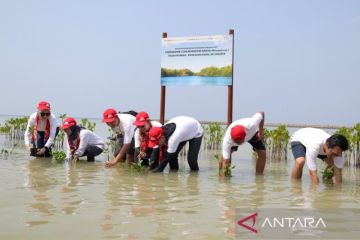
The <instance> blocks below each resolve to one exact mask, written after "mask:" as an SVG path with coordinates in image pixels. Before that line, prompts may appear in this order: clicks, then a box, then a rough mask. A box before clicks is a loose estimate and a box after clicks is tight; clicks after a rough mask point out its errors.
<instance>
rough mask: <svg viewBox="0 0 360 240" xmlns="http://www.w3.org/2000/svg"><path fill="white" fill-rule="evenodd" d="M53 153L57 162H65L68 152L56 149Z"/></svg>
mask: <svg viewBox="0 0 360 240" xmlns="http://www.w3.org/2000/svg"><path fill="white" fill-rule="evenodd" d="M52 155H53V159H54V160H55V162H57V163H63V162H64V161H65V159H66V153H65V152H64V151H61V150H59V151H54V152H53V153H52Z"/></svg>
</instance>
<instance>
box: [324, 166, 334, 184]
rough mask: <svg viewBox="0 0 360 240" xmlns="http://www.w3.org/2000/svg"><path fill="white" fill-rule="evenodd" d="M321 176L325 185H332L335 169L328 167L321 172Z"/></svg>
mask: <svg viewBox="0 0 360 240" xmlns="http://www.w3.org/2000/svg"><path fill="white" fill-rule="evenodd" d="M321 174H322V179H323V181H324V183H332V178H333V176H334V167H333V166H332V167H326V168H325V169H324V170H323V171H321Z"/></svg>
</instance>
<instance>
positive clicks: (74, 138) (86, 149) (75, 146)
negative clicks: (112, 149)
mask: <svg viewBox="0 0 360 240" xmlns="http://www.w3.org/2000/svg"><path fill="white" fill-rule="evenodd" d="M61 128H62V129H63V130H64V132H65V133H66V135H67V138H68V144H67V149H68V152H67V158H68V160H73V161H77V160H78V159H79V157H83V156H86V157H87V160H88V161H89V162H90V161H91V162H93V161H95V157H96V156H98V155H100V154H101V153H102V152H103V151H104V146H105V143H104V141H103V140H102V139H101V138H100V137H99V136H98V135H96V134H95V133H93V132H92V131H90V130H88V129H86V128H83V127H80V126H78V125H77V123H76V120H75V119H74V118H71V117H68V118H65V119H64V121H63V124H62V126H61Z"/></svg>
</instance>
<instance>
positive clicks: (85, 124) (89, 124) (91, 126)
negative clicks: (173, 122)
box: [80, 118, 96, 132]
mask: <svg viewBox="0 0 360 240" xmlns="http://www.w3.org/2000/svg"><path fill="white" fill-rule="evenodd" d="M80 126H81V127H84V128H87V129H89V130H90V131H92V132H93V131H94V130H95V127H96V123H95V122H91V121H89V120H88V119H87V118H82V119H81V120H80Z"/></svg>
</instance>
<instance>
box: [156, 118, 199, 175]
mask: <svg viewBox="0 0 360 240" xmlns="http://www.w3.org/2000/svg"><path fill="white" fill-rule="evenodd" d="M202 137H203V129H202V127H201V124H200V123H199V121H197V120H196V119H194V118H191V117H186V116H180V117H175V118H173V119H171V120H170V121H169V122H168V123H166V124H165V125H164V126H162V127H161V128H160V127H153V128H151V129H150V131H149V147H150V148H154V149H153V151H152V154H151V157H150V169H152V170H153V172H162V171H163V170H164V168H165V167H166V165H167V164H168V163H169V165H170V169H171V170H178V169H179V163H178V156H179V153H180V151H181V149H182V148H183V147H184V145H185V144H186V143H187V142H189V151H188V154H187V158H188V159H187V160H188V164H189V166H190V169H191V170H192V171H198V170H199V165H198V154H199V151H200V146H201V141H202Z"/></svg>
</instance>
